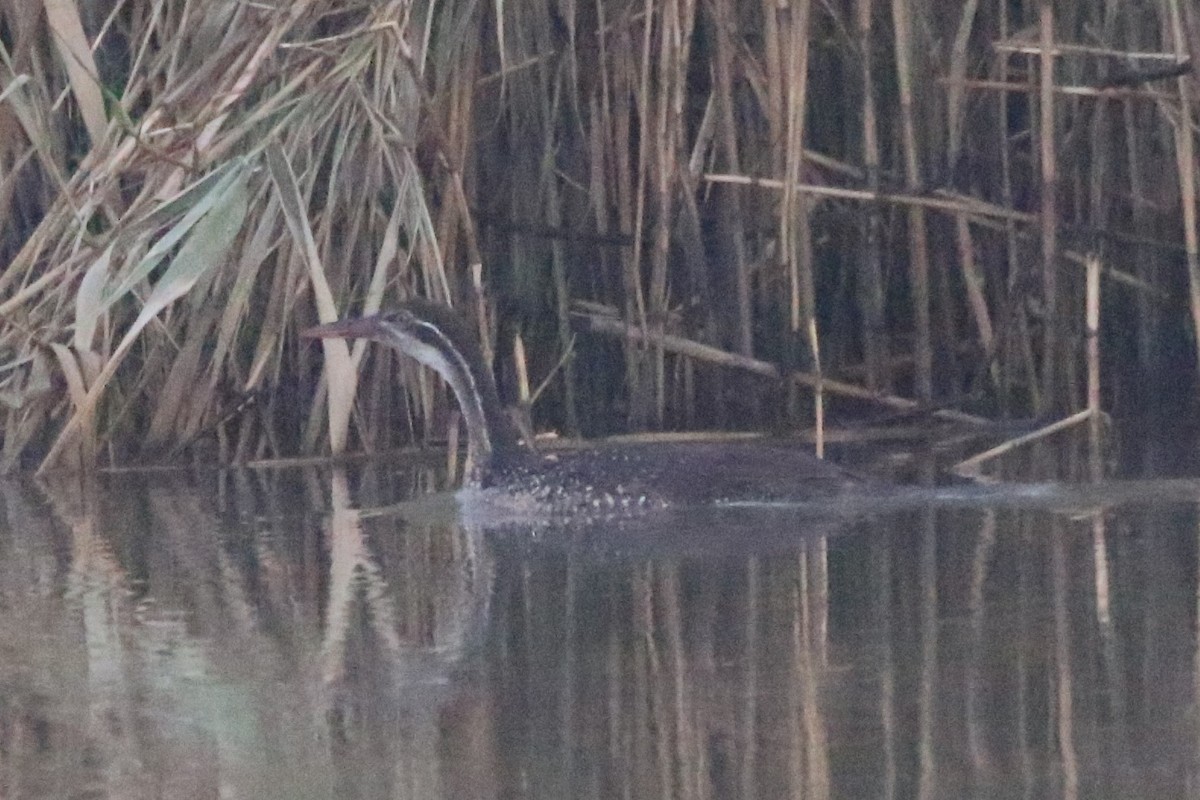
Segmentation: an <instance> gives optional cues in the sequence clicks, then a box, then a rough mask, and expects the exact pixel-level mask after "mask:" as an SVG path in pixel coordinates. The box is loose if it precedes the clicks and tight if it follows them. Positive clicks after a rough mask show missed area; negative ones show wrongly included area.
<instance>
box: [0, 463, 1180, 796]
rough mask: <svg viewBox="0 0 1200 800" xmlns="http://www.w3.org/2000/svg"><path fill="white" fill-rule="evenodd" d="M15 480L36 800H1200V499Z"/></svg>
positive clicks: (26, 788)
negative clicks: (508, 499) (887, 498)
mask: <svg viewBox="0 0 1200 800" xmlns="http://www.w3.org/2000/svg"><path fill="white" fill-rule="evenodd" d="M432 481H433V479H432V478H431V477H430V476H428V475H427V474H425V473H424V472H422V471H420V470H416V469H396V468H374V469H373V468H367V469H360V470H358V471H356V472H354V473H352V474H348V475H346V474H341V473H337V472H333V471H330V470H312V471H299V470H297V471H292V472H287V471H272V472H262V473H252V472H236V473H226V474H223V475H221V476H207V477H203V478H198V479H185V478H180V477H177V476H170V475H165V474H164V475H153V476H148V477H147V476H142V477H138V478H120V479H118V478H109V479H104V480H99V481H97V482H96V483H94V484H91V485H81V484H79V483H66V482H59V483H55V484H42V485H34V484H23V483H15V482H14V483H3V484H0V797H3V798H122V799H124V798H193V797H197V798H199V797H203V798H214V797H221V798H308V797H314V798H318V797H319V798H325V797H339V798H340V797H348V798H377V797H378V798H414V799H418V798H419V799H421V800H424V799H425V798H430V799H434V798H459V797H462V798H476V797H478V798H515V797H537V798H575V797H579V798H593V797H594V798H644V797H654V798H675V797H679V798H697V799H703V798H726V797H742V798H781V797H795V798H800V797H803V798H827V797H828V798H860V797H861V798H868V797H869V798H910V797H918V798H961V797H1002V798H1040V797H1085V798H1105V797H1112V798H1124V797H1196V796H1200V724H1198V721H1197V716H1196V701H1197V694H1198V692H1200V679H1198V675H1200V648H1198V646H1197V645H1198V637H1197V630H1196V608H1197V604H1198V597H1197V577H1196V576H1197V540H1198V536H1200V524H1198V517H1197V513H1196V508H1195V505H1194V504H1188V503H1186V502H1181V501H1177V500H1176V501H1172V502H1170V503H1167V502H1157V503H1140V504H1127V505H1123V506H1118V507H1115V508H1108V509H1106V510H1105V511H1103V512H1089V511H1088V510H1087V509H1075V510H1074V511H1073V513H1071V514H1070V515H1067V514H1063V513H1052V512H1049V511H1046V510H1021V509H1014V508H989V507H987V506H980V507H967V508H954V509H919V508H918V509H912V510H908V511H905V512H903V513H897V514H885V513H877V514H873V515H869V516H860V517H842V518H826V519H795V518H793V519H786V518H783V517H782V516H780V515H778V514H776V515H766V514H759V513H756V512H753V511H746V512H737V513H725V514H722V515H714V516H708V517H705V516H701V515H694V516H692V517H691V518H686V519H685V518H672V519H669V520H664V521H663V522H662V523H661V524H660V525H659V526H657V527H655V528H649V527H646V526H642V527H641V528H634V527H627V528H625V529H620V530H602V529H600V528H598V527H597V528H593V529H591V530H582V531H556V530H540V531H537V532H536V533H534V534H531V533H530V532H529V531H516V530H505V531H499V532H496V531H490V532H489V531H480V530H470V529H464V527H462V525H461V524H459V523H458V522H457V521H456V519H455V516H454V514H453V511H452V509H451V508H450V506H449V504H447V503H444V502H437V501H420V502H418V503H416V505H415V506H414V507H407V508H405V507H401V508H399V509H397V508H396V507H394V506H393V505H392V504H394V503H396V502H397V501H399V500H402V499H404V498H405V497H408V496H411V495H413V494H415V493H420V492H422V491H424V490H426V489H428V488H429V487H430V486H431V485H432Z"/></svg>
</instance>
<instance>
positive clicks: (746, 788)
mask: <svg viewBox="0 0 1200 800" xmlns="http://www.w3.org/2000/svg"><path fill="white" fill-rule="evenodd" d="M761 572H762V570H761V565H760V564H759V560H758V557H757V556H751V557H750V558H749V559H748V560H747V561H746V613H745V617H744V622H743V630H744V631H745V636H744V639H745V642H746V651H745V652H746V657H745V664H746V677H745V679H744V680H743V681H742V687H743V692H742V707H743V711H742V719H741V732H740V737H739V738H740V740H741V752H742V762H741V765H740V770H741V774H740V775H739V780H738V784H739V788H740V790H741V791H740V794H741V796H742V797H748V798H754V797H757V796H758V775H757V773H756V770H757V769H758V655H759V653H758V647H759V644H758V640H759V634H758V626H759V617H760V615H761V611H760V608H759V593H760V592H759V585H760V584H761Z"/></svg>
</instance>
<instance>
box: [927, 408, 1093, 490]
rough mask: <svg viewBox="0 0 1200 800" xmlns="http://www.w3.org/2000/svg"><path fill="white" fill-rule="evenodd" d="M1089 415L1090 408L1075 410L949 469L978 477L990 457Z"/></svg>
mask: <svg viewBox="0 0 1200 800" xmlns="http://www.w3.org/2000/svg"><path fill="white" fill-rule="evenodd" d="M1091 416H1092V411H1091V409H1088V408H1085V409H1084V410H1083V411H1077V412H1075V413H1074V414H1072V415H1071V416H1069V417H1066V418H1064V419H1060V420H1059V421H1058V422H1052V423H1050V424H1049V425H1046V426H1044V427H1041V428H1038V429H1037V430H1036V431H1030V432H1029V433H1026V434H1024V435H1022V436H1017V437H1016V438H1013V439H1009V440H1007V441H1005V442H1001V443H1000V444H998V445H996V446H995V447H992V448H990V449H988V450H984V451H983V452H982V453H978V454H976V455H973V456H971V457H970V458H966V459H963V460H962V461H960V462H958V463H957V464H955V465H954V466H953V467H951V469H950V471H951V472H954V473H955V474H958V475H962V476H964V477H970V478H978V477H980V475H979V467H980V466H981V465H982V464H983V463H984V462H985V461H990V460H991V459H993V458H995V457H996V456H1001V455H1004V454H1005V453H1009V452H1012V451H1013V450H1015V449H1017V448H1018V447H1020V446H1021V445H1025V444H1028V443H1030V442H1035V441H1037V440H1039V439H1044V438H1046V437H1047V436H1051V435H1053V434H1055V433H1058V432H1059V431H1064V430H1066V429H1067V428H1070V427H1071V426H1073V425H1078V424H1079V423H1081V422H1086V421H1087V420H1088V419H1090V418H1091Z"/></svg>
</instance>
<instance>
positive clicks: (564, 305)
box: [521, 74, 579, 436]
mask: <svg viewBox="0 0 1200 800" xmlns="http://www.w3.org/2000/svg"><path fill="white" fill-rule="evenodd" d="M560 76H561V74H560ZM560 84H561V77H560V81H559V82H558V83H556V85H555V90H554V102H553V103H552V104H551V107H552V109H553V112H552V114H551V119H557V118H558V115H559V111H558V108H559V97H560V96H561V85H560ZM545 133H546V142H547V144H546V148H545V149H544V151H543V156H542V157H543V161H544V164H543V170H542V178H543V180H544V181H545V190H546V218H547V219H546V221H547V222H548V223H549V224H550V225H551V226H552V227H554V228H560V227H562V225H563V214H562V198H561V197H560V196H559V189H558V174H557V170H556V169H555V165H554V154H555V152H557V148H556V147H555V146H554V145H555V144H556V142H555V135H554V125H553V123H550V124H548V125H547V126H546V131H545ZM550 264H551V267H550V271H551V276H552V277H553V281H554V311H555V314H556V315H557V317H558V325H557V326H556V327H557V329H558V347H559V350H561V351H562V353H563V361H562V388H563V396H562V403H563V427H565V428H566V430H567V433H568V434H570V435H571V436H578V435H579V414H578V411H577V410H576V406H577V403H576V400H575V359H574V357H572V356H571V355H569V354H570V351H571V293H570V289H569V287H568V286H567V256H566V253H564V252H563V245H562V240H561V239H558V238H555V239H551V240H550ZM525 389H526V392H528V389H529V386H528V382H527V383H526V385H525ZM528 399H529V398H528V394H526V396H525V397H523V398H522V406H521V408H522V409H524V410H528V408H529V406H528V404H527V401H528Z"/></svg>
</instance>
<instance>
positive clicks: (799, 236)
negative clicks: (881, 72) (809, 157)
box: [779, 0, 825, 455]
mask: <svg viewBox="0 0 1200 800" xmlns="http://www.w3.org/2000/svg"><path fill="white" fill-rule="evenodd" d="M788 9H789V11H790V13H789V15H788V17H787V18H786V26H787V27H786V31H785V30H781V31H780V35H781V36H783V35H786V36H787V37H788V39H789V47H788V62H787V72H786V74H787V76H788V81H787V129H786V130H787V148H786V151H785V169H784V173H785V176H784V182H783V208H782V209H781V210H780V215H779V222H780V232H779V234H780V235H779V239H780V249H781V250H782V253H783V257H784V258H785V259H786V260H787V264H788V278H789V285H790V290H791V298H790V304H789V311H790V318H791V319H790V321H791V332H792V334H793V335H795V334H798V333H799V332H800V331H801V330H803V331H804V335H805V339H806V340H807V343H808V348H809V354H810V356H811V357H812V362H813V370H814V371H815V372H816V374H817V375H818V377H819V376H820V374H821V349H820V344H819V339H818V336H817V320H816V300H815V298H814V295H815V293H816V290H815V286H814V281H813V258H812V229H811V227H810V225H809V221H810V217H811V203H810V201H809V199H808V198H807V197H805V196H803V195H801V194H800V193H799V192H797V191H796V187H797V186H798V185H799V184H800V182H801V181H802V180H803V171H804V115H805V107H806V106H807V99H808V24H809V16H810V3H809V0H798V1H797V2H796V3H794V4H793V5H791V6H790V7H788ZM813 409H814V415H815V420H816V432H817V436H816V448H817V455H824V448H825V442H824V427H825V426H824V392H823V391H822V387H821V383H820V381H819V380H818V382H817V385H816V391H815V392H814V394H813Z"/></svg>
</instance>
